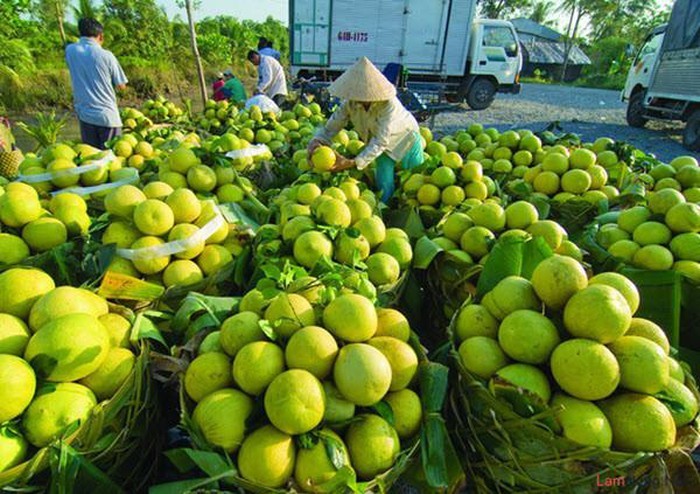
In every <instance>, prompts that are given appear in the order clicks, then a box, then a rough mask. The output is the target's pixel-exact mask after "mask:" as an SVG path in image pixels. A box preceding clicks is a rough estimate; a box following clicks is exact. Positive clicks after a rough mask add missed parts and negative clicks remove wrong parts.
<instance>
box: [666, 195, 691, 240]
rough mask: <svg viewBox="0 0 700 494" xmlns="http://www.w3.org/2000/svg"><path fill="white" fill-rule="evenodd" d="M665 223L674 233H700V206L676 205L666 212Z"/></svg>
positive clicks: (689, 204)
mask: <svg viewBox="0 0 700 494" xmlns="http://www.w3.org/2000/svg"><path fill="white" fill-rule="evenodd" d="M665 221H666V224H667V225H668V227H669V228H670V229H671V230H672V231H673V232H674V233H688V232H699V231H700V206H699V205H697V204H694V203H691V202H686V203H681V204H676V205H675V206H673V207H672V208H671V209H669V210H668V211H667V212H666V216H665Z"/></svg>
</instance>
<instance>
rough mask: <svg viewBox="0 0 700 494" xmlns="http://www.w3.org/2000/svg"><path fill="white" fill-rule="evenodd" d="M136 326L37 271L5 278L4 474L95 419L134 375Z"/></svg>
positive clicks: (0, 400)
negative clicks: (132, 342) (71, 429)
mask: <svg viewBox="0 0 700 494" xmlns="http://www.w3.org/2000/svg"><path fill="white" fill-rule="evenodd" d="M130 332H131V323H130V322H129V321H128V320H127V319H126V318H125V317H123V316H121V315H119V314H117V313H112V312H110V310H109V306H108V304H107V301H106V300H105V299H103V298H101V297H100V296H98V295H96V294H94V293H93V292H90V291H88V290H85V289H82V288H73V287H69V286H60V287H56V286H55V285H54V281H53V280H52V279H51V277H50V276H49V275H47V274H46V273H44V272H43V271H40V270H37V269H21V268H12V269H8V270H7V271H4V272H3V273H1V274H0V431H2V432H1V433H0V471H4V470H6V469H9V468H11V467H13V466H15V465H18V464H19V463H21V462H22V461H24V460H25V459H27V458H28V457H29V456H30V455H31V454H32V451H34V450H36V448H43V447H45V446H48V445H49V444H51V443H52V442H54V441H55V440H57V439H59V438H61V437H62V434H63V433H64V431H66V430H67V428H69V427H71V426H72V425H74V424H75V423H79V424H82V423H84V422H85V421H86V420H88V419H89V418H90V416H91V411H92V409H93V407H95V406H96V405H97V403H99V402H101V401H103V400H108V399H110V398H111V397H112V396H113V395H114V394H115V393H116V392H117V390H118V389H119V388H120V387H121V386H122V385H124V383H125V382H127V381H128V380H129V378H130V376H131V375H132V371H133V368H134V363H135V360H136V356H135V355H134V353H133V352H132V351H131V349H130V348H131V347H130Z"/></svg>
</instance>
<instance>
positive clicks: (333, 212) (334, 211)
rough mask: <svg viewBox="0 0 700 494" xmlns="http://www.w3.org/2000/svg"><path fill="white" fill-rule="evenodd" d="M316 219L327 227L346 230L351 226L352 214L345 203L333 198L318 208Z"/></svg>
mask: <svg viewBox="0 0 700 494" xmlns="http://www.w3.org/2000/svg"><path fill="white" fill-rule="evenodd" d="M316 218H318V220H319V221H320V222H321V223H325V224H326V225H330V226H338V227H342V228H346V227H348V226H350V222H351V221H352V214H351V213H350V208H348V206H347V205H346V204H345V203H344V202H343V201H341V200H338V199H332V198H331V199H328V200H327V201H323V203H321V205H320V206H318V209H317V210H316Z"/></svg>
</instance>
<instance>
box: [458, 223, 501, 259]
mask: <svg viewBox="0 0 700 494" xmlns="http://www.w3.org/2000/svg"><path fill="white" fill-rule="evenodd" d="M495 240H496V236H495V235H494V234H493V232H491V230H489V229H487V228H484V227H483V226H472V227H471V228H467V229H466V230H465V231H464V233H463V234H462V236H461V237H460V239H459V245H460V247H461V248H462V250H463V251H464V252H466V253H467V254H469V255H470V256H473V257H475V258H481V257H484V256H485V255H486V254H488V253H489V251H490V250H491V244H492V243H493V242H494V241H495Z"/></svg>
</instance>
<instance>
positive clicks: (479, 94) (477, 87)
mask: <svg viewBox="0 0 700 494" xmlns="http://www.w3.org/2000/svg"><path fill="white" fill-rule="evenodd" d="M495 94H496V86H494V84H493V82H491V81H489V80H488V79H477V80H475V81H474V82H473V83H472V86H471V87H470V88H469V92H468V93H467V104H468V105H469V107H470V108H471V109H472V110H485V109H486V108H488V107H489V106H491V103H493V97H494V95H495Z"/></svg>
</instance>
